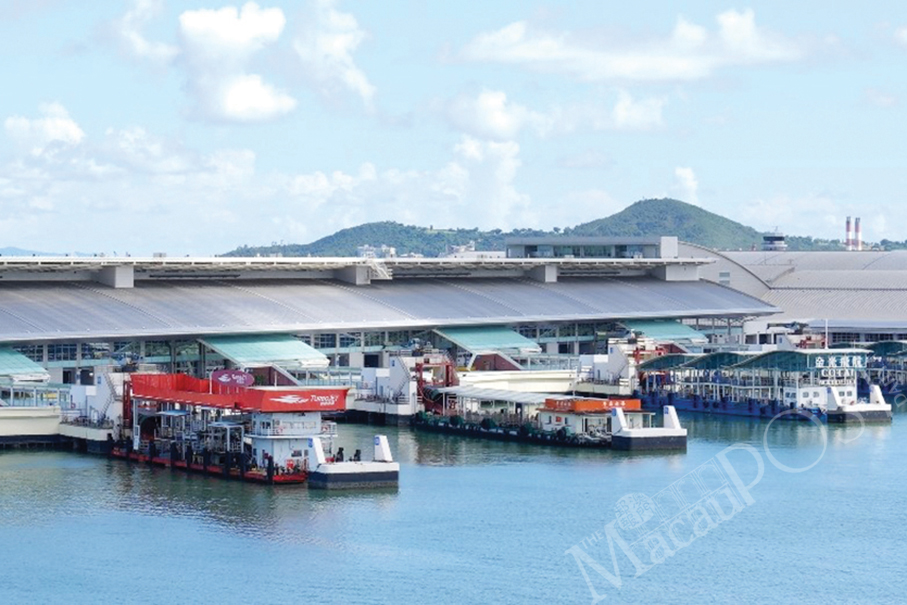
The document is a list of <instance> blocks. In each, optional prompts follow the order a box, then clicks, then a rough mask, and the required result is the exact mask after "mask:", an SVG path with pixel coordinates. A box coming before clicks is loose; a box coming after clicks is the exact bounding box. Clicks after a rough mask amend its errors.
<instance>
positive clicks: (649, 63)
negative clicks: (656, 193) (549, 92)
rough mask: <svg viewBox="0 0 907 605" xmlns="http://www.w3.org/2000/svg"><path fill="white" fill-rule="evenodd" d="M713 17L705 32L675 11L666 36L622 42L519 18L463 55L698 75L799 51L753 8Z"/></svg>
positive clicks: (583, 72)
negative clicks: (763, 24) (712, 28)
mask: <svg viewBox="0 0 907 605" xmlns="http://www.w3.org/2000/svg"><path fill="white" fill-rule="evenodd" d="M716 20H717V24H718V29H717V32H716V33H709V32H708V31H707V30H706V29H705V28H703V27H701V26H698V25H695V24H693V23H690V22H689V21H687V20H686V19H684V18H683V17H679V18H678V20H677V23H676V25H675V27H674V30H673V32H672V33H671V34H670V35H669V36H667V37H666V38H660V39H650V40H644V41H640V42H638V43H635V44H631V45H623V46H620V45H616V44H609V41H608V40H601V39H600V38H595V39H594V41H591V40H593V39H592V38H591V37H585V38H584V37H583V36H581V35H579V34H575V33H572V32H562V33H550V32H546V31H543V30H538V29H536V28H535V27H532V26H530V25H529V24H528V23H527V22H525V21H519V22H516V23H512V24H510V25H508V26H506V27H504V28H502V29H500V30H497V31H493V32H489V33H483V34H480V35H478V36H477V37H475V38H474V39H473V40H472V41H470V42H469V43H468V44H467V45H466V46H465V47H464V48H463V50H462V52H461V56H462V57H463V58H465V59H467V60H472V61H489V62H498V63H510V64H514V65H522V66H525V67H528V68H530V69H534V70H538V71H546V72H553V73H561V74H565V75H569V76H572V77H575V78H577V79H580V80H584V81H590V82H597V81H607V80H642V81H663V80H666V81H677V80H681V81H682V80H697V79H702V78H706V77H709V76H711V75H712V74H713V73H714V72H715V71H716V70H718V69H720V68H722V67H730V66H738V65H749V64H757V63H769V62H782V61H794V60H796V59H799V58H800V57H801V56H802V54H803V49H802V48H801V45H800V44H798V43H796V42H794V41H791V40H788V39H786V38H783V37H781V36H777V35H773V34H770V33H768V32H765V31H763V30H761V29H760V28H758V27H757V26H756V23H755V14H754V13H753V11H752V10H749V9H748V10H745V11H742V12H738V11H734V10H729V11H727V12H724V13H721V14H719V15H718V16H717V18H716Z"/></svg>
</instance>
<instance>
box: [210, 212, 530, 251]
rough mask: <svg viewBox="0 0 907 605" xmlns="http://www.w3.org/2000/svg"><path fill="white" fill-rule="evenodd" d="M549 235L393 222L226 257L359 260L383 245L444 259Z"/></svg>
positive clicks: (373, 224) (245, 248)
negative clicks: (453, 251) (457, 250)
mask: <svg viewBox="0 0 907 605" xmlns="http://www.w3.org/2000/svg"><path fill="white" fill-rule="evenodd" d="M546 234H547V232H545V231H540V230H533V229H518V230H516V231H512V232H510V233H504V232H502V231H501V230H500V229H494V230H492V231H480V230H479V229H434V228H427V227H417V226H415V225H402V224H400V223H395V222H392V221H382V222H380V223H365V224H363V225H358V226H356V227H350V228H348V229H341V230H340V231H338V232H337V233H334V234H333V235H329V236H327V237H323V238H321V239H319V240H317V241H314V242H312V243H311V244H286V245H272V246H241V247H239V248H237V249H236V250H233V251H231V252H228V253H227V254H226V255H225V256H255V255H261V256H268V255H272V254H282V255H283V256H309V255H311V256H356V249H357V248H358V247H359V246H363V245H369V246H374V247H376V248H380V247H381V246H382V245H384V246H391V247H393V248H396V250H397V254H398V255H404V254H421V255H423V256H440V255H442V254H445V253H446V252H447V251H448V246H461V245H465V244H468V243H469V242H470V241H472V242H475V244H476V249H477V250H503V249H504V238H505V237H508V236H511V235H546Z"/></svg>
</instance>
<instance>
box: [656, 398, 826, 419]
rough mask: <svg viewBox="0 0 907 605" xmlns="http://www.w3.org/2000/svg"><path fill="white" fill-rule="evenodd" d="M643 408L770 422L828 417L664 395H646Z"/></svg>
mask: <svg viewBox="0 0 907 605" xmlns="http://www.w3.org/2000/svg"><path fill="white" fill-rule="evenodd" d="M640 399H641V400H642V405H643V407H644V408H648V409H661V408H662V407H663V406H665V405H673V406H674V407H675V408H676V409H677V411H680V412H692V413H696V414H710V415H712V416H734V417H742V418H762V419H765V420H771V419H772V418H776V419H777V420H794V421H801V422H802V421H811V420H823V421H824V420H825V416H826V415H825V414H824V413H823V412H821V411H820V410H817V409H808V408H795V409H791V408H789V407H787V406H783V405H780V404H778V403H774V404H760V403H758V402H742V401H716V400H709V399H701V398H698V397H676V396H673V397H666V396H664V395H660V394H659V395H653V394H646V395H642V396H641V397H640Z"/></svg>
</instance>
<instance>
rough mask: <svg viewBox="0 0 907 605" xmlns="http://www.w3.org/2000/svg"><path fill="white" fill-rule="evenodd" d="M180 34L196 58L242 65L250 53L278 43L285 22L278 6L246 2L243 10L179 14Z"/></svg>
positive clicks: (234, 8) (208, 10)
mask: <svg viewBox="0 0 907 605" xmlns="http://www.w3.org/2000/svg"><path fill="white" fill-rule="evenodd" d="M179 21H180V33H181V34H182V36H183V39H184V40H185V43H186V44H187V46H189V47H190V48H191V50H192V52H193V54H194V55H195V60H204V61H217V62H222V61H224V60H227V61H229V60H235V61H237V62H238V63H240V64H241V65H243V64H244V63H245V61H246V60H247V59H248V58H249V56H250V55H252V54H254V53H256V52H258V51H259V50H261V49H262V48H264V47H265V46H266V45H268V44H270V43H272V42H275V41H276V40H277V39H278V38H279V37H280V34H281V32H283V28H284V26H285V25H286V19H285V18H284V15H283V11H282V10H280V9H279V8H266V9H262V8H261V7H259V6H258V5H257V4H255V3H254V2H247V3H246V4H245V5H243V7H242V8H241V9H237V8H236V7H235V6H227V7H224V8H221V9H198V10H194V11H186V12H184V13H182V14H181V15H180V17H179Z"/></svg>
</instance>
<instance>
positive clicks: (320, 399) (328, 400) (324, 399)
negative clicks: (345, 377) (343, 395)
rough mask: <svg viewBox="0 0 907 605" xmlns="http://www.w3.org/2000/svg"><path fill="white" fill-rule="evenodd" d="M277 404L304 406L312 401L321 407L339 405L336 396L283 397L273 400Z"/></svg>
mask: <svg viewBox="0 0 907 605" xmlns="http://www.w3.org/2000/svg"><path fill="white" fill-rule="evenodd" d="M271 401H274V402H276V403H286V404H289V405H302V404H305V403H309V402H310V401H312V402H314V403H317V404H318V405H319V406H320V407H323V408H326V407H331V406H333V405H334V404H335V403H337V396H336V395H283V396H281V397H274V398H272V399H271Z"/></svg>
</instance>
